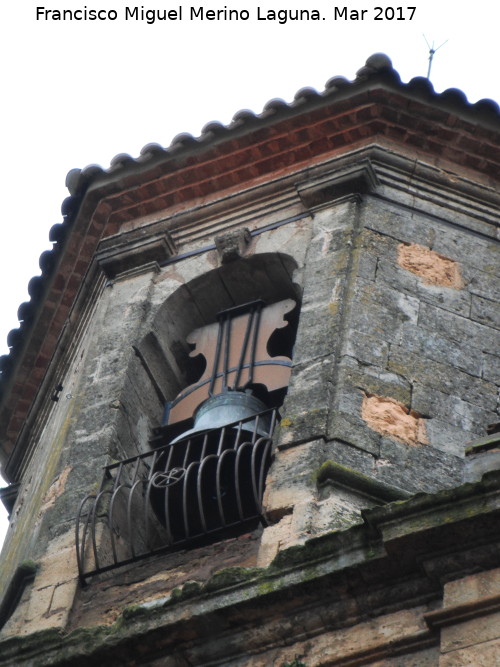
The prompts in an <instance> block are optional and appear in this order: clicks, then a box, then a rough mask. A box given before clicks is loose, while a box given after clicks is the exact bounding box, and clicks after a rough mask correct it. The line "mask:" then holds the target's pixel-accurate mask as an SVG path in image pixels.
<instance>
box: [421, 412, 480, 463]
mask: <svg viewBox="0 0 500 667" xmlns="http://www.w3.org/2000/svg"><path fill="white" fill-rule="evenodd" d="M477 428H478V430H477V431H466V430H464V429H462V428H459V427H457V426H452V425H451V424H449V423H447V422H446V421H442V420H439V419H428V420H427V435H428V438H429V442H430V444H431V445H432V446H433V447H435V448H436V449H439V450H441V451H443V452H447V453H448V454H453V455H455V456H459V457H463V456H464V455H465V449H466V447H467V444H468V443H469V442H470V441H471V440H473V439H474V438H475V437H478V436H480V435H483V434H484V431H485V429H486V424H485V425H484V426H483V429H482V430H480V429H479V427H477Z"/></svg>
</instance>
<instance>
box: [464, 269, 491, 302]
mask: <svg viewBox="0 0 500 667" xmlns="http://www.w3.org/2000/svg"><path fill="white" fill-rule="evenodd" d="M499 264H500V262H497V263H496V264H494V265H493V266H491V265H490V266H485V265H483V266H482V267H481V268H480V269H478V268H475V267H472V266H469V264H463V273H464V280H465V283H466V285H467V290H468V291H469V292H470V293H471V294H476V295H478V296H482V297H485V298H486V299H492V300H493V301H500V276H499V275H498V273H499V271H498V266H499Z"/></svg>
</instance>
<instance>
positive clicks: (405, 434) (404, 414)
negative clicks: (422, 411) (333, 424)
mask: <svg viewBox="0 0 500 667" xmlns="http://www.w3.org/2000/svg"><path fill="white" fill-rule="evenodd" d="M361 417H362V418H363V419H364V420H365V422H366V423H367V424H368V426H369V427H370V428H371V429H373V430H374V431H377V433H380V434H381V435H385V436H390V437H392V438H395V439H396V440H399V441H401V442H405V443H406V444H408V445H417V446H418V445H426V444H428V442H429V441H428V439H427V435H426V427H425V422H424V420H423V419H422V416H421V415H419V414H418V413H417V412H415V411H414V410H410V409H409V408H407V407H406V406H404V405H403V404H402V403H400V402H399V401H396V400H395V399H394V398H390V397H387V396H377V395H375V394H365V395H364V397H363V405H362V407H361Z"/></svg>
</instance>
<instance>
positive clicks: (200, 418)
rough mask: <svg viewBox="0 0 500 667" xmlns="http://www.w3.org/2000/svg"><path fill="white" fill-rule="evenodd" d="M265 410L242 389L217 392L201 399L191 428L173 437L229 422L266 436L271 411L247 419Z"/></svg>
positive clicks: (258, 400)
mask: <svg viewBox="0 0 500 667" xmlns="http://www.w3.org/2000/svg"><path fill="white" fill-rule="evenodd" d="M267 409H268V406H267V405H266V404H265V403H263V402H262V401H261V400H260V399H258V398H257V397H256V396H253V395H252V394H250V393H246V392H244V391H227V392H224V393H223V394H217V395H216V396H212V397H211V398H208V399H207V400H206V401H204V402H203V403H202V404H201V405H200V406H199V407H198V409H197V410H196V412H195V415H194V426H193V428H191V429H189V430H188V431H185V432H184V433H181V435H179V436H177V438H175V439H174V440H172V444H173V443H174V442H178V441H179V440H184V439H186V438H189V437H191V436H192V435H194V434H196V433H200V432H202V431H209V430H212V429H216V428H222V427H223V426H226V425H228V424H233V426H232V428H234V429H235V430H237V429H238V428H239V424H238V423H235V422H241V421H242V420H244V419H246V420H248V421H245V422H243V424H242V425H241V430H243V431H249V432H251V433H253V432H254V431H255V429H256V428H257V430H256V433H257V434H258V435H259V436H268V435H269V430H270V428H271V414H270V413H269V412H268V413H267V414H265V415H262V416H259V417H258V418H256V419H249V418H250V417H253V416H254V415H258V414H259V413H261V412H264V411H265V410H267Z"/></svg>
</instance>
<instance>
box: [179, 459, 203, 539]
mask: <svg viewBox="0 0 500 667" xmlns="http://www.w3.org/2000/svg"><path fill="white" fill-rule="evenodd" d="M199 465H200V462H199V461H193V462H192V463H191V464H190V465H189V467H188V468H187V470H186V475H185V477H184V488H183V489H182V519H183V523H184V533H185V535H186V537H189V519H188V504H187V489H188V482H189V473H190V472H191V470H192V469H193V468H195V467H196V466H198V467H199Z"/></svg>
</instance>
